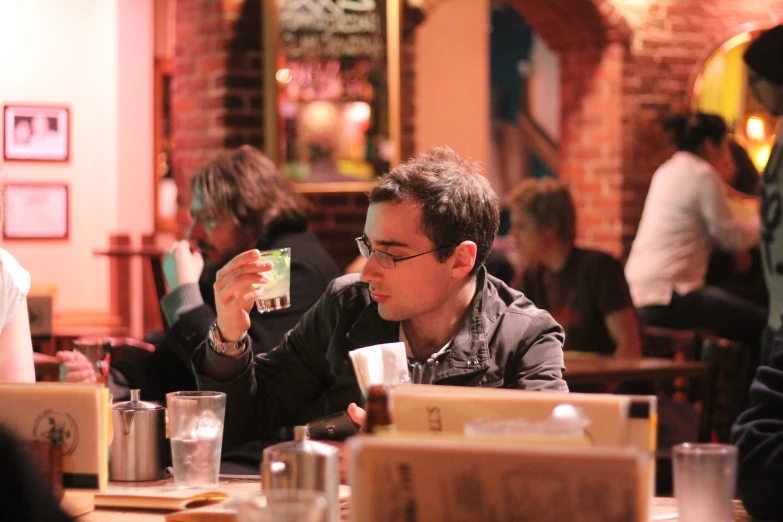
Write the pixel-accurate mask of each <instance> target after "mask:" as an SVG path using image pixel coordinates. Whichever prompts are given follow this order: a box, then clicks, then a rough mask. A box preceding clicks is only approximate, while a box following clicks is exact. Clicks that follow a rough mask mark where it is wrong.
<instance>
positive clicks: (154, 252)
mask: <svg viewBox="0 0 783 522" xmlns="http://www.w3.org/2000/svg"><path fill="white" fill-rule="evenodd" d="M93 254H94V255H96V256H109V257H112V256H113V257H131V256H142V257H160V256H161V255H163V249H162V248H159V247H155V246H143V247H112V248H107V249H106V250H96V251H94V252H93Z"/></svg>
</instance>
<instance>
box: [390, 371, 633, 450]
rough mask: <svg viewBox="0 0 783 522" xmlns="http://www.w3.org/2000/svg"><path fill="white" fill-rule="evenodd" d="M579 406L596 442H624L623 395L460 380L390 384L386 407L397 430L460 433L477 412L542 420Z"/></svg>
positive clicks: (625, 399)
mask: <svg viewBox="0 0 783 522" xmlns="http://www.w3.org/2000/svg"><path fill="white" fill-rule="evenodd" d="M564 403H566V404H572V405H574V406H578V407H579V408H581V409H582V411H583V412H584V413H585V414H586V415H587V417H588V418H589V419H590V424H589V426H588V427H587V428H586V429H585V433H586V434H587V436H588V437H589V438H590V439H591V440H592V442H593V445H595V446H614V447H617V446H625V445H626V444H627V442H628V438H627V422H626V421H627V416H628V409H629V404H630V399H629V398H628V397H626V396H623V395H606V394H587V393H568V394H565V393H547V392H530V391H524V390H505V389H496V388H468V387H462V386H427V385H415V384H411V385H406V386H394V387H392V388H391V389H390V390H389V413H390V415H391V419H392V422H393V423H394V426H395V428H396V429H397V431H401V432H409V431H410V432H430V433H456V434H462V433H463V431H464V426H465V423H467V422H469V421H472V420H474V419H478V418H495V419H511V418H517V417H522V418H525V419H526V420H529V421H539V420H544V419H546V418H547V417H549V416H550V415H551V413H552V410H553V409H554V408H555V406H557V405H559V404H564Z"/></svg>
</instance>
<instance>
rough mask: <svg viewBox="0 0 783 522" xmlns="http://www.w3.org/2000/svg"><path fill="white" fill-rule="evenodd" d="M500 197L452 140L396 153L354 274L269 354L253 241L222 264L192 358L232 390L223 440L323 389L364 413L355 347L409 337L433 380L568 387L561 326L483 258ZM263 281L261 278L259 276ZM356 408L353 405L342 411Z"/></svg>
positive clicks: (266, 424) (261, 427)
mask: <svg viewBox="0 0 783 522" xmlns="http://www.w3.org/2000/svg"><path fill="white" fill-rule="evenodd" d="M498 223H499V211H498V201H497V196H496V195H495V193H494V192H493V191H492V189H491V187H490V185H489V183H488V182H487V180H486V179H485V178H484V177H483V176H482V174H481V171H480V168H479V167H478V166H477V165H476V164H474V163H472V162H468V161H465V160H462V159H461V158H460V157H459V156H457V155H456V154H455V153H454V152H452V151H451V150H450V149H432V150H430V151H428V152H427V153H425V154H423V155H422V156H420V157H419V158H416V159H413V160H410V161H408V162H407V163H404V164H402V165H400V166H398V167H397V168H395V169H394V170H392V171H391V172H390V173H388V174H387V175H385V176H384V177H383V178H381V180H380V181H379V183H378V185H377V186H376V187H375V188H373V190H372V191H371V192H370V206H369V210H368V212H367V219H366V224H365V228H364V234H363V236H362V237H360V238H358V239H357V243H358V245H359V252H360V253H361V254H362V255H363V256H364V257H366V258H367V263H366V264H365V266H364V268H363V269H362V272H361V274H360V275H356V274H351V275H346V276H343V277H340V278H338V279H335V280H334V281H333V282H332V283H331V284H330V285H329V288H327V290H326V292H325V293H324V295H323V296H322V297H321V299H320V300H319V302H318V303H317V304H316V305H315V306H314V307H313V308H311V309H310V310H309V311H308V312H307V313H306V314H305V315H304V316H303V317H302V319H301V320H300V321H299V323H297V325H296V326H295V327H294V328H293V330H291V331H290V332H289V333H288V334H286V336H285V338H284V340H283V342H282V344H280V345H279V346H278V347H277V348H275V349H274V350H272V351H271V352H269V353H267V354H265V355H264V356H260V357H255V358H253V357H252V356H251V354H252V352H251V350H250V349H249V348H250V344H251V341H250V340H249V339H248V337H247V335H246V330H247V328H248V326H249V324H250V320H249V316H248V311H249V310H250V309H251V307H252V305H253V301H254V300H255V299H257V298H259V297H260V296H261V295H263V284H264V283H265V282H266V281H267V279H266V277H265V276H264V275H263V271H265V270H269V269H270V268H271V266H270V264H269V263H265V262H262V261H261V260H260V259H259V253H258V252H257V251H254V250H250V251H247V252H244V253H242V254H240V255H239V256H237V257H235V258H234V259H233V260H231V261H230V262H229V263H228V264H226V266H225V267H223V268H222V269H221V270H220V271H219V272H218V274H217V281H216V283H215V294H216V303H217V321H216V324H215V326H214V330H215V331H216V332H218V333H219V341H218V340H217V336H212V337H210V338H209V339H207V340H206V341H205V342H204V343H203V344H202V345H201V346H200V347H199V349H198V350H197V351H196V354H195V355H194V358H193V364H194V368H195V369H196V373H197V379H198V383H199V388H200V389H205V390H219V391H225V392H226V393H227V394H228V403H227V409H226V423H225V431H224V437H225V443H228V444H237V443H242V442H245V441H247V440H249V439H254V438H255V439H264V438H265V437H266V436H268V435H269V434H270V433H273V432H274V431H275V430H277V429H278V428H280V427H283V426H288V425H290V423H291V422H293V420H294V419H295V417H296V415H297V414H298V413H299V412H301V411H302V410H303V409H304V408H306V407H307V406H308V405H310V404H311V403H313V402H315V401H316V400H317V399H318V397H319V396H320V395H321V394H325V395H326V398H327V403H328V411H327V412H324V413H334V412H339V411H345V410H346V408H348V410H349V413H350V414H351V416H352V417H353V418H354V420H356V421H358V422H361V420H362V413H363V412H362V411H361V410H360V409H359V408H357V407H356V405H355V404H354V403H359V402H360V401H361V393H360V391H359V386H358V384H357V380H356V375H355V374H354V371H353V367H352V364H351V361H350V358H349V355H348V354H349V352H350V351H351V350H353V349H356V348H361V347H364V346H370V345H375V344H380V343H389V342H396V341H403V342H405V344H406V348H407V350H408V355H409V357H410V358H411V359H415V360H416V361H418V362H419V363H426V362H427V361H434V360H437V361H438V362H439V364H438V365H437V369H436V372H435V377H434V382H435V383H436V384H450V385H460V386H482V387H498V388H499V387H505V388H521V389H527V390H551V391H567V387H566V384H565V382H564V381H563V379H562V372H563V352H562V344H563V330H562V328H561V327H560V325H558V324H557V323H556V322H555V321H554V319H552V317H551V316H550V315H549V314H548V313H547V312H545V311H543V310H540V309H538V308H536V307H535V306H534V305H533V304H532V303H531V302H530V301H529V300H528V299H526V298H525V297H524V296H523V295H522V294H521V293H519V292H517V291H515V290H512V289H510V288H509V287H507V286H506V285H505V284H503V283H502V282H501V281H499V280H498V279H495V278H493V277H492V276H489V275H487V273H486V269H485V268H484V266H483V264H484V261H485V260H486V258H487V255H488V254H489V249H490V247H491V246H492V241H493V240H494V238H495V234H496V232H497V229H498ZM258 285H261V287H258ZM349 406H350V408H349Z"/></svg>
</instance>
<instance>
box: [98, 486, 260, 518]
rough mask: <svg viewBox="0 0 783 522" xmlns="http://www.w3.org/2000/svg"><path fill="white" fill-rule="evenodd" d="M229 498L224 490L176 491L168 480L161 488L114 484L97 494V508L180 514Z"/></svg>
mask: <svg viewBox="0 0 783 522" xmlns="http://www.w3.org/2000/svg"><path fill="white" fill-rule="evenodd" d="M254 489H258V484H254ZM229 496H230V495H229V494H228V493H226V492H224V491H220V490H217V491H206V490H204V489H198V488H176V487H172V486H171V485H170V484H168V482H167V481H161V485H160V486H149V485H144V486H133V485H116V484H112V485H110V486H109V487H108V489H107V490H106V491H105V492H104V493H99V494H97V495H95V505H96V506H99V507H130V508H136V509H160V510H171V511H178V510H182V509H187V508H194V507H199V506H207V505H211V504H216V503H219V502H223V501H224V500H226V499H228V498H229Z"/></svg>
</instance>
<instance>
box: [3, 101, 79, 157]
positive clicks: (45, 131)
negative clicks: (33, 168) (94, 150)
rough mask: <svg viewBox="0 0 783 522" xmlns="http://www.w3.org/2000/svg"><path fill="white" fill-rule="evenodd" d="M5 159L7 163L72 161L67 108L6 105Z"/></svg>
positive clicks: (4, 110)
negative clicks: (69, 157) (70, 157)
mask: <svg viewBox="0 0 783 522" xmlns="http://www.w3.org/2000/svg"><path fill="white" fill-rule="evenodd" d="M3 128H4V133H3V134H4V139H3V157H4V158H5V159H6V160H7V161H68V156H69V152H70V111H69V110H68V108H67V107H51V106H34V105H5V106H4V107H3Z"/></svg>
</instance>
